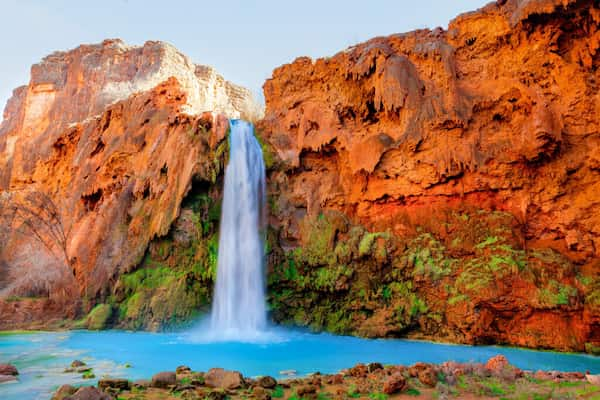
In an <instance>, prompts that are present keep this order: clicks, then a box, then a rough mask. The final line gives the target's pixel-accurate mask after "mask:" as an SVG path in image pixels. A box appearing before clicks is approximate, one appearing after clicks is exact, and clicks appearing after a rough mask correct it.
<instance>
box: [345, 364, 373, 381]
mask: <svg viewBox="0 0 600 400" xmlns="http://www.w3.org/2000/svg"><path fill="white" fill-rule="evenodd" d="M368 372H369V371H368V369H367V366H366V365H365V364H356V365H355V366H354V367H352V368H350V369H349V370H348V375H350V376H353V377H355V378H364V377H366V376H367V373H368Z"/></svg>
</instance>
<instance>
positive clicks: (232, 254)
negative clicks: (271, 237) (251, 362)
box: [210, 120, 267, 340]
mask: <svg viewBox="0 0 600 400" xmlns="http://www.w3.org/2000/svg"><path fill="white" fill-rule="evenodd" d="M230 127H231V130H230V136H229V143H230V152H229V163H228V164H227V167H226V169H225V188H224V195H223V206H222V214H221V225H220V234H219V258H218V263H217V266H218V270H217V281H216V284H215V291H214V300H213V308H212V315H211V320H210V328H211V331H212V334H213V335H215V336H216V335H218V336H219V337H221V338H223V339H234V340H235V339H240V340H246V339H248V338H250V337H252V336H256V335H257V334H258V333H260V332H262V331H263V330H264V329H265V328H266V324H267V321H266V320H267V318H266V306H265V282H264V275H265V271H264V227H265V165H264V161H263V155H262V150H261V147H260V144H259V143H258V141H257V140H256V138H255V137H254V129H253V126H252V124H251V123H249V122H246V121H242V120H231V121H230Z"/></svg>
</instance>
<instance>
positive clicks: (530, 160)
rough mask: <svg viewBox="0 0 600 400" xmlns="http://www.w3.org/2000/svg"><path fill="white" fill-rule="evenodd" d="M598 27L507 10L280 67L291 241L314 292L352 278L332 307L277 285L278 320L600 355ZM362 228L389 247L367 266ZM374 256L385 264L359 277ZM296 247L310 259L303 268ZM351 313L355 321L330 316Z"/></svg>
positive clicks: (541, 7) (547, 6) (271, 137)
mask: <svg viewBox="0 0 600 400" xmlns="http://www.w3.org/2000/svg"><path fill="white" fill-rule="evenodd" d="M599 25H600V8H598V4H597V2H592V1H575V0H561V1H552V0H537V1H526V0H508V1H497V2H494V3H491V4H489V5H487V6H486V7H484V8H482V9H480V10H478V11H475V12H472V13H468V14H464V15H462V16H459V17H458V18H456V19H455V20H453V21H452V22H451V23H450V25H449V27H448V30H442V29H435V30H420V31H415V32H410V33H407V34H397V35H392V36H389V37H380V38H375V39H372V40H370V41H368V42H366V43H363V44H360V45H357V46H354V47H351V48H349V49H347V50H345V51H343V52H340V53H338V54H336V55H335V56H333V57H330V58H323V59H318V60H311V59H309V58H299V59H297V60H295V61H294V62H293V63H291V64H288V65H284V66H282V67H279V68H277V69H276V70H275V71H274V72H273V76H272V78H271V79H269V80H268V81H267V82H266V83H265V85H264V91H265V98H266V115H265V118H264V120H263V122H262V124H261V128H262V130H263V135H264V136H265V138H266V140H267V141H268V142H269V143H270V144H271V145H272V146H273V149H274V152H275V153H276V154H277V155H278V156H279V158H280V159H281V160H282V165H279V166H278V168H277V170H276V171H273V172H272V174H271V180H272V182H273V184H272V188H273V189H272V192H273V195H274V196H278V195H279V194H280V195H279V196H278V198H277V201H275V202H274V205H275V207H273V216H274V218H273V220H274V224H275V225H277V226H278V228H279V232H278V235H279V236H278V242H279V243H280V244H281V246H282V248H283V250H284V251H285V252H286V254H287V258H288V259H290V257H291V258H292V261H293V262H292V264H293V265H294V268H295V269H298V265H303V266H304V267H305V268H304V269H301V270H300V271H299V274H300V275H302V274H304V275H306V276H313V278H311V279H309V280H308V281H309V282H312V281H314V279H319V278H323V277H326V276H328V275H326V272H327V271H329V272H327V273H330V272H331V271H332V270H335V268H338V269H339V270H340V271H342V272H339V273H336V274H337V275H334V277H333V278H332V279H333V280H334V283H336V284H335V285H334V287H339V288H340V289H336V290H337V294H333V295H332V294H329V295H324V294H322V293H319V288H318V287H317V288H314V287H313V288H312V289H311V290H308V288H310V285H305V284H304V283H301V284H298V283H297V282H296V283H293V282H287V283H286V285H287V287H288V289H293V290H295V291H296V293H297V295H296V296H295V297H294V296H291V295H289V293H288V292H283V291H280V292H278V291H276V290H275V289H276V287H277V285H278V284H279V283H277V284H275V285H273V290H275V291H274V292H273V293H274V299H273V300H274V301H275V302H276V304H281V307H280V310H281V314H280V315H279V318H280V319H283V320H293V321H295V322H296V323H298V322H300V323H304V324H310V325H313V326H316V327H317V328H321V327H325V328H327V329H330V328H331V327H337V328H339V329H340V330H341V331H358V332H362V333H363V334H367V335H376V336H379V335H396V334H398V332H399V331H400V332H405V333H406V332H413V333H414V332H416V331H419V332H421V333H425V336H434V337H440V336H441V337H447V338H448V339H450V340H458V341H467V342H508V343H514V344H519V345H526V346H545V347H555V348H563V349H578V350H582V349H583V347H584V344H585V343H586V342H590V343H592V342H593V343H595V344H596V345H597V344H598V342H599V341H600V336H599V335H600V291H599V290H600V287H599V286H600V285H599V279H600V276H599V275H600V195H599V193H600V123H599V122H600V121H599V119H598V115H599V111H600V91H599V90H598V84H599V79H600V72H599V67H600V29H599ZM330 211H336V212H337V213H338V214H336V215H337V216H335V215H332V214H330V213H329V212H330ZM339 213H341V215H343V216H344V218H347V219H348V220H349V221H350V222H349V223H348V222H343V223H340V222H339V221H340V217H339ZM461 215H462V218H459V216H461ZM319 216H321V217H320V219H319ZM303 221H305V222H303ZM357 225H361V226H363V227H365V228H367V230H368V231H371V232H373V234H375V238H373V237H372V236H371V237H367V236H364V237H363V239H364V240H365V242H364V245H365V247H364V248H363V249H362V251H361V249H360V248H358V247H355V248H354V249H352V244H351V243H352V239H353V233H352V230H351V228H350V227H352V226H357ZM478 226H479V227H478ZM484 228H485V229H484ZM349 229H350V231H348V230H349ZM317 232H326V233H325V236H324V237H323V243H320V244H319V243H314V238H315V235H316V233H317ZM332 232H333V233H332ZM376 232H379V233H376ZM426 234H427V235H431V237H430V238H429V237H424V236H423V235H426ZM355 236H356V235H355ZM390 236H393V237H394V238H396V239H398V240H400V242H401V243H400V244H398V246H399V248H396V250H392V249H391V248H390V243H391V242H392V240H391V239H390V240H388V239H387V238H388V237H390ZM367 239H368V240H367ZM356 240H357V241H359V242H360V240H361V237H360V236H358V237H357V239H356ZM373 241H380V242H381V246H382V247H381V249H382V250H381V252H382V254H381V256H380V257H379V258H378V259H377V261H376V262H375V261H372V264H371V265H370V266H366V265H365V266H364V269H366V271H362V270H361V267H357V265H360V263H365V262H366V261H365V258H364V256H365V254H367V253H368V252H367V250H371V247H370V246H371V243H372V242H373ZM345 243H350V250H348V249H346V248H345V247H344V245H345ZM360 243H363V242H360ZM338 245H339V246H340V247H338ZM374 246H375V245H374ZM296 247H298V248H300V249H301V250H302V254H301V255H300V256H299V255H298V254H293V257H292V256H290V254H291V253H289V250H290V249H293V248H296ZM375 248H377V247H376V246H375V247H373V249H375ZM405 248H407V249H408V250H406V251H405V250H403V249H405ZM307 249H309V250H310V249H312V250H311V251H310V252H309V253H310V254H307V251H306V250H307ZM422 249H427V252H426V254H421V250H422ZM436 249H437V250H436ZM316 250H319V251H321V252H323V253H330V252H331V253H333V252H334V251H335V253H336V254H338V250H339V254H341V255H343V256H342V257H340V256H339V255H338V256H337V258H336V257H334V258H333V260H332V259H327V258H324V257H316V256H317V255H319V254H317V253H315V251H316ZM509 250H510V251H509ZM348 251H350V252H351V253H352V255H351V256H348ZM373 251H374V250H373ZM298 252H299V251H297V253H298ZM386 252H387V256H385V257H384V255H385V254H386ZM390 252H392V253H393V254H394V255H393V256H390ZM541 253H544V254H546V256H542V255H541ZM517 254H518V256H517ZM549 254H552V256H549ZM373 257H375V258H376V255H373ZM395 257H400V258H395ZM401 257H404V260H405V261H401ZM367 258H368V257H367ZM288 263H289V262H288ZM284 264H285V263H284ZM323 265H326V266H327V268H328V269H327V270H326V272H322V271H321V270H317V272H318V273H316V272H312V271H314V269H315V267H322V266H323ZM535 265H539V267H534V266H535ZM513 267H514V268H515V271H514V272H513V273H510V272H508V273H507V271H509V270H510V269H511V268H513ZM407 268H408V269H409V272H407ZM438 269H439V271H438ZM530 269H532V270H531V271H530ZM534 270H535V271H534ZM382 271H383V272H382ZM423 271H430V272H431V271H433V272H436V273H435V274H434V275H435V279H433V278H431V277H429V278H431V279H429V278H428V277H422V276H421V275H422V274H421V273H420V272H423ZM438 272H439V273H438ZM310 274H316V275H310ZM398 274H401V275H403V276H404V278H403V279H404V280H401V282H405V283H406V281H407V280H410V284H411V285H412V286H411V287H412V288H416V294H415V295H418V296H420V297H419V301H423V302H424V303H425V306H423V307H419V305H420V303H418V302H417V303H415V302H413V303H412V306H411V305H410V304H409V305H408V307H409V308H410V307H415V308H411V310H413V312H414V314H415V315H416V316H415V317H414V318H412V319H411V318H409V315H406V314H403V312H401V311H400V310H399V308H398V307H405V306H404V305H400V304H399V303H398V302H394V301H393V299H394V290H392V289H393V287H392V289H390V286H389V285H390V284H393V283H398V278H397V276H398ZM284 275H285V274H282V277H283V276H284ZM287 275H288V276H289V275H290V274H289V273H288V274H287ZM361 276H362V277H361ZM442 276H446V277H445V278H442ZM375 277H376V278H375ZM426 278H427V279H426ZM282 279H284V278H282ZM348 281H349V282H350V286H349V287H350V289H349V290H348V289H347V287H348ZM344 282H345V283H344ZM461 284H462V286H461ZM345 287H346V289H344V288H345ZM361 289H365V290H366V295H365V296H363V297H356V292H357V291H359V290H361ZM396 289H398V290H397V292H399V294H398V296H399V297H402V296H404V297H406V295H407V294H406V293H405V292H407V291H408V289H407V288H405V287H404V289H406V290H404V289H403V290H400V289H399V288H397V287H396ZM344 290H346V291H344ZM303 291H304V292H303ZM378 291H379V292H378ZM308 292H310V293H308ZM370 292H372V296H371V295H370V294H369V293H370ZM377 293H379V297H378V296H377ZM400 293H404V294H400ZM548 293H553V296H557V297H554V298H553V299H552V301H547V300H548V298H547V297H548V296H546V295H547V294H548ZM538 294H539V295H538ZM571 294H572V296H571ZM381 296H383V297H384V298H382V297H381ZM390 296H391V297H390ZM300 297H301V298H303V299H305V300H304V301H300V300H299V298H300ZM327 298H329V299H332V298H335V299H337V300H336V302H337V307H333V306H332V307H330V308H328V307H329V306H328V304H327V301H326V299H327ZM350 298H353V300H354V301H353V302H352V301H350V300H348V304H347V308H346V312H345V314H344V315H343V318H341V316H339V315H338V317H339V318H341V319H339V320H329V319H328V317H325V316H323V318H322V320H319V318H320V317H318V316H315V310H316V309H317V307H323V308H322V310H323V311H322V313H323V314H324V315H331V314H332V313H335V312H336V311H337V310H339V308H340V307H339V306H340V304H341V302H342V300H343V299H350ZM385 298H388V300H389V299H390V298H391V300H389V301H391V304H390V305H385V303H386V301H388V300H385ZM306 299H312V300H306ZM544 299H545V300H544ZM394 307H395V308H394ZM305 309H306V313H304V310H305ZM309 309H310V310H311V311H310V312H309ZM419 310H420V312H419ZM413 312H411V314H412V313H413ZM419 314H423V315H425V314H427V315H429V314H431V315H430V317H431V319H430V321H429V322H428V321H426V320H425V319H424V318H421V319H420V320H419V318H420V317H418V315H419ZM276 315H277V314H276ZM399 315H400V316H399ZM342 319H343V320H344V321H346V322H347V324H346V325H343V324H342V325H343V326H342V327H340V324H339V321H341V320H342ZM399 320H400V321H402V322H400V323H399V322H398V321H399ZM411 321H412V322H411ZM382 326H385V327H387V328H385V329H381V327H382ZM444 331H446V332H444ZM450 331H451V332H450ZM415 334H417V333H415ZM590 346H591V344H590V345H588V347H590Z"/></svg>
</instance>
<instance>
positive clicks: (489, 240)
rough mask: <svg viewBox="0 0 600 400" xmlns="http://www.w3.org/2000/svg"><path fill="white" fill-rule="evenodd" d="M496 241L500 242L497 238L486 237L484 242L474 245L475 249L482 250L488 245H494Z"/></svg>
mask: <svg viewBox="0 0 600 400" xmlns="http://www.w3.org/2000/svg"><path fill="white" fill-rule="evenodd" d="M498 240H500V239H499V238H498V237H497V236H488V237H487V238H485V240H484V241H483V242H481V243H479V244H478V245H476V246H475V248H477V249H483V248H485V247H487V246H489V245H492V244H494V243H496V242H497V241H498Z"/></svg>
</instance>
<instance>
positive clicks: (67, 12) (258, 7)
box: [0, 0, 488, 110]
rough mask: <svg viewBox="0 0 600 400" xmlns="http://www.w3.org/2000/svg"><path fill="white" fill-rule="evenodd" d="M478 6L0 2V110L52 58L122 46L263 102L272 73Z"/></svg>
mask: <svg viewBox="0 0 600 400" xmlns="http://www.w3.org/2000/svg"><path fill="white" fill-rule="evenodd" d="M487 2H488V1H487V0H417V1H414V0H413V1H407V0H361V1H357V0H344V1H337V0H296V1H293V2H290V1H284V0H278V1H274V0H262V1H260V0H259V1H242V0H213V1H210V2H207V1H201V0H196V1H193V0H0V37H2V41H0V54H2V60H1V61H0V77H1V78H0V109H2V110H3V109H4V105H5V104H6V101H7V100H8V98H9V97H10V95H11V93H12V90H13V89H14V88H16V87H17V86H20V85H24V84H26V83H27V82H28V81H29V69H30V66H31V65H32V64H34V63H37V62H39V61H40V60H41V59H42V58H43V57H44V56H46V55H48V54H50V53H52V52H53V51H55V50H68V49H71V48H74V47H77V46H78V45H79V44H82V43H98V42H101V41H102V40H103V39H106V38H121V39H123V40H124V41H125V42H126V43H127V44H131V45H141V44H143V43H144V42H145V41H146V40H162V41H166V42H169V43H171V44H173V45H174V46H175V47H177V48H178V49H179V50H180V51H182V52H183V53H184V54H186V55H188V56H189V57H190V58H191V59H192V60H193V61H194V62H196V63H198V64H207V65H212V66H213V67H215V68H216V69H217V70H218V71H219V72H220V73H221V74H222V75H223V76H224V77H225V78H226V79H228V80H230V81H232V82H234V83H237V84H240V85H243V86H246V87H247V88H249V89H251V90H252V91H253V92H255V93H262V89H261V88H262V84H263V83H264V81H265V79H266V78H268V77H270V76H271V72H272V70H273V69H274V68H276V67H277V66H279V65H281V64H285V63H288V62H291V61H292V60H294V59H295V58H296V57H299V56H310V57H314V58H316V57H323V56H329V55H333V54H335V53H337V52H338V51H340V50H343V49H345V48H346V47H348V46H350V45H353V44H356V43H359V42H362V41H365V40H367V39H370V38H372V37H375V36H382V35H389V34H392V33H399V32H407V31H410V30H414V29H418V28H435V27H437V26H441V27H443V28H447V26H448V22H449V20H450V19H452V18H454V17H455V16H456V15H458V14H460V13H462V12H465V11H471V10H475V9H477V8H480V7H482V6H483V5H485V4H486V3H487Z"/></svg>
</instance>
